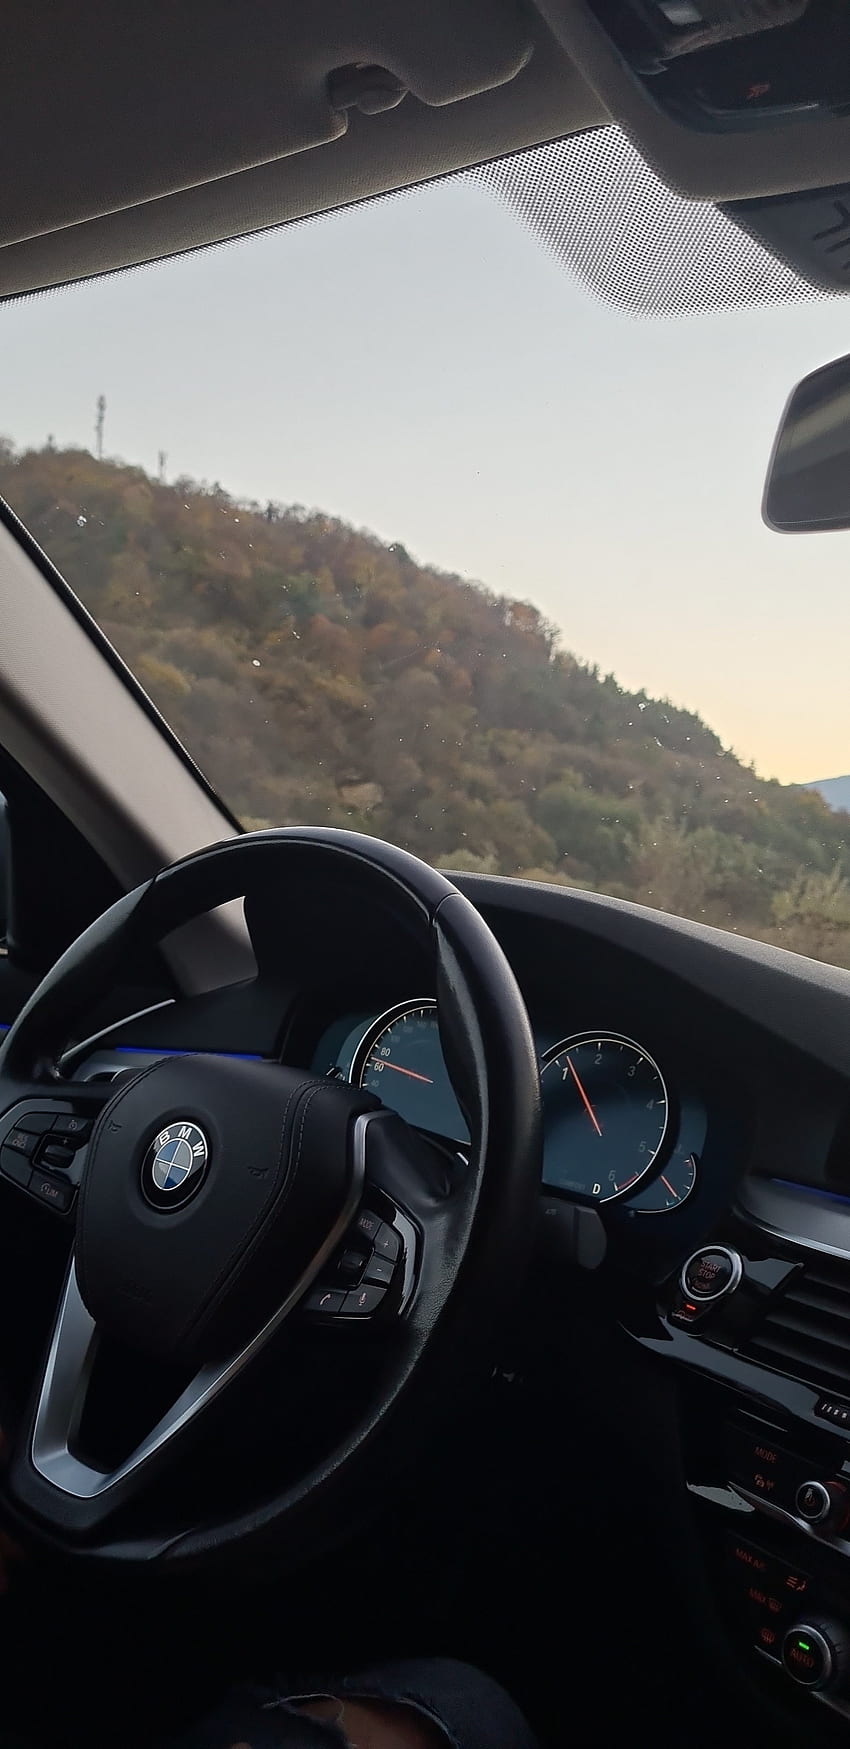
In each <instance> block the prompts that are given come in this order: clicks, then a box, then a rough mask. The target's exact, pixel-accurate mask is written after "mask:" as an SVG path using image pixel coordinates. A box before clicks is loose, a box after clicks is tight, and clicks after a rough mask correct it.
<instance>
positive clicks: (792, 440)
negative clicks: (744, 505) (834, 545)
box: [761, 356, 850, 534]
mask: <svg viewBox="0 0 850 1749" xmlns="http://www.w3.org/2000/svg"><path fill="white" fill-rule="evenodd" d="M761 513H762V516H763V518H764V520H765V522H766V523H767V526H768V528H772V529H775V530H776V531H777V533H779V534H794V533H802V532H805V531H810V532H815V531H817V530H818V529H830V528H850V356H848V357H846V358H836V359H835V360H834V362H833V363H832V364H824V365H822V366H821V368H820V370H814V371H812V373H811V376H807V377H804V378H803V380H802V382H801V383H798V384H797V387H796V389H795V390H794V392H793V394H792V396H791V398H790V400H789V402H788V405H787V406H786V408H785V412H784V413H783V415H782V419H781V422H780V426H779V431H778V433H777V437H776V442H775V443H774V446H773V454H772V455H771V458H770V463H769V465H768V470H767V481H766V484H765V488H764V499H763V501H762V511H761Z"/></svg>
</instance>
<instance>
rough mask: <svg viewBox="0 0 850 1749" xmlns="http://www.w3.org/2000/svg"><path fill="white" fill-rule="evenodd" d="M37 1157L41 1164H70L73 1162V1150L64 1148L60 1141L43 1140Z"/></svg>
mask: <svg viewBox="0 0 850 1749" xmlns="http://www.w3.org/2000/svg"><path fill="white" fill-rule="evenodd" d="M38 1159H39V1165H42V1166H54V1167H55V1166H60V1167H64V1166H71V1165H73V1162H74V1150H73V1148H64V1147H63V1146H62V1144H61V1142H43V1143H42V1146H41V1148H40V1150H39V1155H38Z"/></svg>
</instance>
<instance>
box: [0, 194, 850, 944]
mask: <svg viewBox="0 0 850 1749" xmlns="http://www.w3.org/2000/svg"><path fill="white" fill-rule="evenodd" d="M787 277H788V278H789V280H790V276H787ZM793 292H794V287H793V285H792V286H791V287H790V294H793ZM0 320H2V324H3V334H4V411H3V416H2V418H3V426H4V428H5V431H6V436H7V441H6V443H5V444H4V445H3V449H2V455H0V492H2V494H3V496H5V497H6V498H7V500H8V501H9V502H10V504H11V505H12V507H13V508H14V509H15V510H16V511H17V513H18V514H19V515H20V516H21V517H22V519H23V520H24V522H25V523H26V524H27V526H28V527H29V528H30V529H31V531H32V533H33V534H34V535H35V537H36V539H37V540H38V541H39V542H40V544H41V545H42V546H43V547H44V548H45V549H46V551H47V552H48V553H49V554H50V556H51V557H52V558H53V560H54V561H55V563H56V564H57V565H58V567H59V569H60V570H61V571H62V573H63V574H64V576H65V577H66V578H67V580H68V581H69V583H70V584H71V586H72V587H73V588H74V589H75V590H76V592H77V593H78V594H79V596H80V597H81V599H82V600H83V602H84V603H85V605H86V606H87V607H88V609H89V610H90V611H91V613H92V614H93V615H94V616H95V617H96V618H97V620H98V621H99V622H100V624H101V625H102V626H103V628H104V630H105V631H106V633H107V635H108V636H109V638H110V639H111V640H112V642H113V643H114V644H115V645H116V647H117V648H118V650H119V651H120V653H121V654H122V656H123V657H124V658H125V659H126V661H127V662H128V663H129V664H130V666H131V667H132V668H133V669H134V671H135V672H136V674H137V675H138V677H139V679H140V680H141V681H142V683H143V684H144V686H145V687H146V689H147V690H148V691H149V693H150V695H151V697H152V698H153V700H154V701H155V703H156V704H157V705H158V707H159V708H160V710H161V711H162V712H163V713H164V715H165V716H166V717H167V718H168V720H169V722H170V723H171V724H172V726H173V727H174V729H175V731H176V732H177V734H178V735H179V736H180V738H181V740H182V741H183V742H184V743H185V745H186V746H187V747H188V749H189V751H190V752H191V754H192V755H193V756H194V758H195V760H196V761H197V763H198V764H199V765H200V766H201V767H202V769H203V770H204V771H205V772H206V774H207V776H208V777H209V778H210V780H211V781H212V782H213V784H214V785H215V786H216V788H217V789H218V790H219V791H220V793H221V795H222V796H223V798H224V799H225V801H226V802H227V803H228V804H229V805H230V807H231V808H232V809H233V810H234V811H235V812H236V813H237V814H238V815H239V817H240V818H241V819H242V820H243V821H244V823H245V825H246V826H249V827H253V826H260V825H267V824H271V825H280V824H291V823H303V822H308V823H313V824H327V823H331V824H336V825H344V826H347V827H350V828H354V829H356V830H359V831H363V832H367V833H374V834H377V835H379V836H381V837H385V838H388V839H391V840H393V841H394V842H395V843H397V844H400V845H403V846H405V847H407V848H409V849H410V850H413V851H415V852H416V853H418V854H419V855H420V856H423V857H425V858H426V859H427V860H428V861H430V862H432V863H435V864H438V865H440V866H442V867H444V868H447V869H470V870H479V871H486V872H492V873H497V874H506V875H524V876H528V877H531V878H533V879H537V880H543V881H552V882H561V883H566V884H569V885H573V886H579V887H584V888H590V889H594V890H597V891H602V892H606V893H611V894H615V895H618V896H621V897H625V898H628V899H634V900H638V901H640V902H642V903H645V904H648V905H652V906H656V907H660V908H662V909H665V910H668V911H674V912H679V913H681V914H683V915H685V916H689V917H692V918H695V919H698V920H700V921H702V922H707V923H712V924H717V925H720V926H721V927H723V928H727V929H734V930H737V931H739V932H740V933H742V934H748V935H753V936H758V937H761V938H762V939H764V940H767V941H771V942H777V943H780V944H782V945H784V946H787V947H790V948H793V949H796V950H797V951H800V952H803V953H807V954H811V955H813V956H816V957H819V958H823V959H828V960H834V961H836V962H837V963H839V964H841V965H847V966H850V838H848V829H849V828H850V815H848V814H847V813H846V812H844V811H843V808H844V807H845V806H848V805H850V775H845V774H847V773H850V737H849V736H848V711H847V681H846V666H847V656H846V652H847V648H848V633H850V606H849V605H848V590H847V587H846V582H845V572H846V568H847V556H848V547H847V536H845V535H830V536H815V537H807V536H797V537H793V536H792V537H782V536H779V535H776V534H773V533H771V532H769V531H768V530H767V529H766V528H765V527H764V525H763V524H762V522H761V520H760V500H761V492H762V486H763V481H764V474H765V468H766V465H767V460H768V456H769V453H770V449H771V444H772V440H773V436H774V433H775V430H776V426H777V423H778V420H779V417H780V414H781V410H782V407H783V404H784V402H785V400H786V398H787V395H788V392H789V390H790V388H791V387H792V385H793V384H794V383H796V382H797V381H798V380H799V378H800V377H802V376H803V375H804V374H805V373H806V372H807V371H810V370H811V369H813V368H814V367H815V366H817V365H819V364H821V363H823V362H824V361H825V360H827V359H830V358H832V357H834V356H836V355H838V354H839V353H842V352H845V351H847V350H848V337H850V309H848V306H847V305H846V304H845V303H844V302H842V301H841V300H840V299H836V300H834V301H829V300H826V299H820V300H819V299H815V298H812V299H809V300H808V301H800V299H799V297H796V298H795V297H794V296H793V295H788V296H786V297H785V298H784V300H780V301H779V302H776V303H774V304H770V305H755V306H745V307H739V308H734V309H730V310H724V311H719V312H718V311H714V312H703V313H699V312H697V313H694V314H692V315H686V316H682V315H679V316H676V317H675V318H672V319H670V318H668V319H662V318H661V317H649V316H643V317H636V316H635V315H632V314H629V313H626V312H624V311H621V310H618V309H617V308H616V307H615V306H614V305H613V304H612V303H611V302H610V301H609V302H606V301H603V300H602V299H600V298H597V297H595V296H594V295H593V294H592V292H591V291H590V290H588V289H587V287H586V284H585V283H583V281H582V280H581V279H580V278H579V277H576V276H573V275H571V274H569V273H568V272H566V271H565V270H564V268H563V266H562V265H561V264H560V263H559V261H558V260H557V259H556V257H555V254H554V253H553V252H552V251H551V250H550V249H548V248H547V247H544V246H543V245H542V244H541V241H540V240H539V238H538V237H537V236H535V234H534V233H533V230H532V229H531V228H530V227H529V226H527V225H526V224H523V223H520V222H519V221H518V219H517V217H516V215H515V214H514V213H513V212H512V211H511V209H510V206H509V204H508V203H506V202H505V201H504V200H502V199H500V198H497V195H496V193H495V192H494V190H493V189H492V188H489V187H488V186H487V185H486V183H485V182H482V181H480V180H478V181H476V180H475V179H473V178H470V177H458V178H455V179H451V180H447V181H443V182H440V183H437V184H433V185H431V186H429V187H427V188H424V189H422V190H418V191H415V192H413V193H409V194H405V195H403V196H399V197H396V198H393V199H387V200H383V201H379V202H376V203H374V204H372V205H370V206H366V207H361V208H357V209H351V210H349V211H346V212H342V213H339V214H336V215H334V216H332V217H330V218H326V219H323V220H321V221H320V222H311V223H306V224H303V225H300V226H298V227H293V228H289V229H286V230H283V231H279V232H276V233H274V234H266V235H264V236H261V237H258V238H253V239H250V240H248V241H245V242H243V243H239V244H238V245H233V246H228V247H226V248H222V249H219V250H216V251H212V252H207V253H202V254H198V255H194V256H189V257H186V258H184V259H182V260H177V261H173V262H170V263H165V264H162V265H158V266H156V267H153V268H147V269H144V270H142V271H137V272H133V273H130V274H127V275H123V276H117V277H113V278H108V279H105V280H102V281H99V282H95V283H90V284H88V285H83V286H81V287H77V288H71V289H68V290H63V291H61V292H59V293H56V294H53V295H50V296H46V297H42V298H38V299H35V300H32V301H31V302H28V303H21V304H18V305H11V306H8V307H6V308H5V309H4V310H3V311H2V313H0ZM827 779H828V780H831V781H830V782H829V783H826V784H822V787H823V794H824V796H825V797H826V799H825V800H824V799H823V798H822V796H821V795H820V794H819V793H818V792H817V789H816V788H813V787H811V786H812V785H816V784H818V783H821V782H822V780H827ZM804 786H809V787H804Z"/></svg>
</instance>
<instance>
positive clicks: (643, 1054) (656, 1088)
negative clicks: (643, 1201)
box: [542, 1032, 670, 1202]
mask: <svg viewBox="0 0 850 1749" xmlns="http://www.w3.org/2000/svg"><path fill="white" fill-rule="evenodd" d="M542 1088H543V1133H544V1149H543V1179H544V1183H546V1184H550V1185H552V1186H553V1187H554V1188H555V1189H557V1190H566V1191H569V1192H570V1193H571V1194H572V1195H574V1196H577V1197H582V1198H584V1199H586V1200H587V1201H588V1202H610V1201H611V1200H612V1198H614V1197H617V1196H625V1195H627V1193H628V1192H629V1191H633V1190H635V1188H636V1187H637V1185H638V1184H640V1182H641V1179H643V1178H645V1177H646V1175H647V1173H648V1172H649V1171H650V1169H651V1168H652V1166H653V1165H654V1164H655V1162H656V1160H657V1159H658V1157H659V1154H660V1153H661V1150H662V1148H663V1147H664V1143H665V1141H666V1138H667V1132H668V1127H669V1121H670V1113H669V1102H668V1098H667V1088H666V1086H665V1084H664V1077H663V1075H662V1073H661V1070H660V1069H659V1067H658V1064H657V1063H656V1062H655V1061H654V1060H653V1058H652V1057H651V1056H650V1055H649V1052H648V1051H645V1050H644V1049H643V1046H642V1045H639V1044H636V1043H635V1041H634V1039H630V1038H624V1037H623V1036H622V1034H620V1033H613V1032H587V1033H578V1034H577V1035H576V1036H575V1038H568V1039H563V1040H562V1042H561V1043H560V1044H558V1045H555V1047H554V1049H553V1050H551V1051H548V1052H547V1054H546V1056H545V1057H544V1059H543V1066H542Z"/></svg>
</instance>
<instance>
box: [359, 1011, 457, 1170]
mask: <svg viewBox="0 0 850 1749" xmlns="http://www.w3.org/2000/svg"><path fill="white" fill-rule="evenodd" d="M349 1080H350V1081H352V1082H353V1084H354V1086H355V1087H365V1088H366V1089H367V1090H368V1091H369V1092H370V1093H375V1094H377V1097H378V1098H379V1099H380V1100H381V1101H382V1103H383V1104H384V1105H388V1106H390V1107H391V1109H392V1110H393V1111H397V1112H398V1113H399V1116H400V1117H403V1118H404V1119H405V1122H406V1123H409V1124H413V1125H414V1126H415V1127H416V1128H417V1129H420V1130H430V1131H431V1132H432V1134H434V1135H438V1136H445V1137H447V1139H449V1140H450V1141H453V1142H468V1141H469V1130H468V1129H467V1126H466V1123H465V1121H464V1118H463V1114H462V1112H461V1109H460V1106H459V1105H458V1102H457V1098H456V1096H455V1091H454V1088H453V1087H452V1084H451V1081H450V1080H449V1073H448V1070H447V1068H446V1064H445V1060H444V1058H443V1051H442V1046H441V1044H440V1029H439V1025H438V1022H437V1004H436V1002H434V1001H432V1000H430V999H424V1000H422V1001H421V1002H402V1003H399V1004H398V1006H397V1007H395V1008H389V1009H388V1010H387V1012H386V1014H382V1015H380V1016H379V1018H378V1019H377V1020H375V1021H373V1022H372V1025H371V1026H370V1027H369V1029H368V1031H367V1032H365V1033H364V1035H363V1037H362V1039H361V1040H360V1043H359V1045H358V1046H357V1049H356V1051H355V1053H354V1060H353V1062H352V1065H351V1073H350V1076H349Z"/></svg>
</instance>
